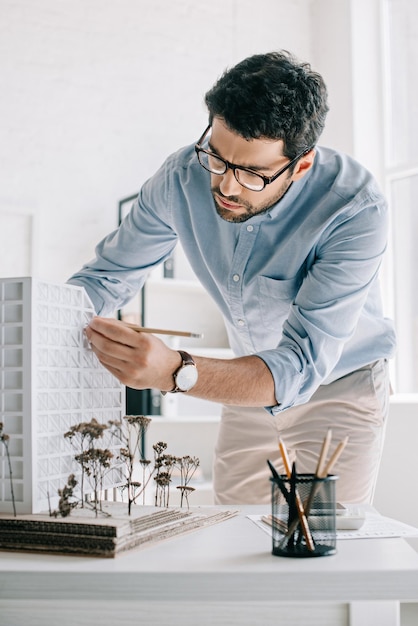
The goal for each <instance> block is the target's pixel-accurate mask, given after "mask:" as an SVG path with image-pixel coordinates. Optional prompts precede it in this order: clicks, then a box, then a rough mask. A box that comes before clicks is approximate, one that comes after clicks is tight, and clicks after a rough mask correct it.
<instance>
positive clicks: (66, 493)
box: [49, 474, 79, 517]
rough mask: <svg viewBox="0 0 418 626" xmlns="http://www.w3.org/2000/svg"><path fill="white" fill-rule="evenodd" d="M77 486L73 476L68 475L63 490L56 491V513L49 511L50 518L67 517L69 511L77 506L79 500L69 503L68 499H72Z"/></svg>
mask: <svg viewBox="0 0 418 626" xmlns="http://www.w3.org/2000/svg"><path fill="white" fill-rule="evenodd" d="M76 485H77V481H76V479H75V476H74V474H70V475H69V476H68V479H67V484H66V485H65V487H64V488H63V489H58V495H59V497H60V498H59V501H58V511H51V510H50V511H49V515H50V516H51V517H58V516H59V515H61V517H68V515H70V514H71V511H72V510H73V509H75V507H76V506H77V505H78V504H79V500H78V499H77V500H73V501H71V500H70V498H72V497H74V488H75V487H76Z"/></svg>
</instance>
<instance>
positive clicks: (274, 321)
mask: <svg viewBox="0 0 418 626" xmlns="http://www.w3.org/2000/svg"><path fill="white" fill-rule="evenodd" d="M257 284H258V295H259V303H260V315H261V319H262V321H263V324H264V326H265V327H266V328H269V329H270V330H276V331H281V329H282V326H283V322H284V321H285V320H286V319H287V317H288V315H289V310H290V306H291V304H292V302H293V301H294V299H295V296H296V294H297V292H298V289H299V287H300V278H299V277H297V276H296V277H295V278H287V279H286V280H281V279H278V278H269V277H267V276H258V277H257Z"/></svg>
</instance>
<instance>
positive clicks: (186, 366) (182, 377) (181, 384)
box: [170, 350, 198, 393]
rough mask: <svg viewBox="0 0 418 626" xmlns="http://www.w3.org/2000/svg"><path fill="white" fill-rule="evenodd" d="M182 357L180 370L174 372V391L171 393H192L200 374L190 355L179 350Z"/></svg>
mask: <svg viewBox="0 0 418 626" xmlns="http://www.w3.org/2000/svg"><path fill="white" fill-rule="evenodd" d="M178 353H179V354H180V356H181V359H182V363H181V365H180V367H179V369H178V370H176V371H175V372H174V385H175V386H174V389H172V390H171V391H170V393H178V392H179V391H182V392H186V391H190V389H192V388H193V387H194V386H195V384H196V383H197V379H198V372H197V367H196V363H195V362H194V361H193V359H192V357H191V356H190V354H188V353H187V352H184V351H183V350H178Z"/></svg>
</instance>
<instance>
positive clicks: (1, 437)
mask: <svg viewBox="0 0 418 626" xmlns="http://www.w3.org/2000/svg"><path fill="white" fill-rule="evenodd" d="M9 439H10V437H9V435H6V433H5V432H4V431H3V422H0V441H1V443H2V444H3V446H4V449H5V452H6V459H7V465H8V467H9V480H10V495H11V497H12V505H13V515H14V516H15V517H16V501H15V493H14V489H13V472H12V462H11V460H10V453H9Z"/></svg>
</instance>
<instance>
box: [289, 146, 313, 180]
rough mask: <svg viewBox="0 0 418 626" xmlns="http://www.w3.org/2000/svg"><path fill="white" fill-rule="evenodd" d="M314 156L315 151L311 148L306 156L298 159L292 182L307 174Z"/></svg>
mask: <svg viewBox="0 0 418 626" xmlns="http://www.w3.org/2000/svg"><path fill="white" fill-rule="evenodd" d="M315 154H316V152H315V149H314V148H312V150H309V152H308V153H307V154H305V155H304V156H303V157H302V158H301V159H299V161H298V162H297V163H296V165H295V169H294V170H293V174H292V180H299V179H300V178H303V177H304V176H305V174H307V173H308V172H309V170H310V169H311V167H312V165H313V163H314V160H315Z"/></svg>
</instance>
